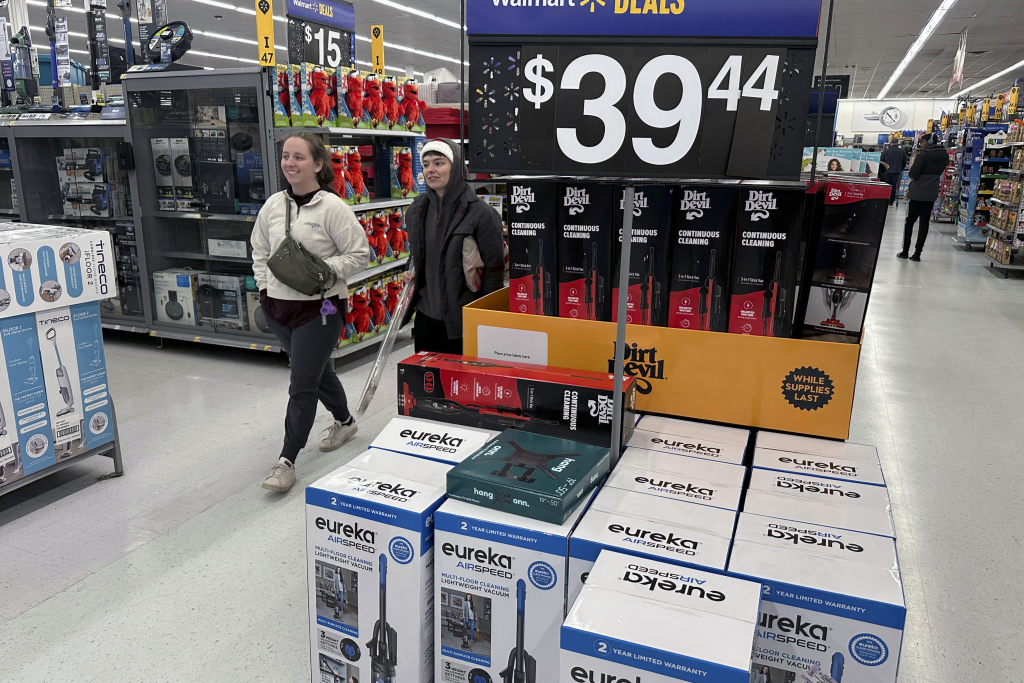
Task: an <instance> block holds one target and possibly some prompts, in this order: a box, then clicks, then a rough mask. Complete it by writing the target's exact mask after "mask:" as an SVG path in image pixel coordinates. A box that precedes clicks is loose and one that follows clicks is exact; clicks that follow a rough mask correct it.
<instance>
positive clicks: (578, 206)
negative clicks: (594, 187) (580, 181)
mask: <svg viewBox="0 0 1024 683" xmlns="http://www.w3.org/2000/svg"><path fill="white" fill-rule="evenodd" d="M589 205H590V194H589V193H588V192H587V190H586V188H583V187H571V186H569V187H566V188H565V197H563V198H562V206H568V207H569V215H570V216H575V215H576V214H578V213H583V207H585V206H589Z"/></svg>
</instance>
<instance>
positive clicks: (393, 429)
mask: <svg viewBox="0 0 1024 683" xmlns="http://www.w3.org/2000/svg"><path fill="white" fill-rule="evenodd" d="M497 435H498V432H494V431H490V430H487V429H473V428H472V427H462V426H455V425H452V424H448V423H446V422H436V421H434V420H424V419H422V418H416V417H396V418H392V420H391V422H389V423H387V424H386V425H384V429H382V430H381V431H380V434H378V435H377V438H375V439H374V440H373V442H372V443H371V444H370V447H371V448H381V449H383V450H386V451H395V452H396V453H405V454H406V455H413V456H416V457H417V458H426V459H428V460H437V461H438V462H446V463H449V464H452V465H454V464H455V463H458V462H462V461H463V460H464V459H465V458H466V457H467V456H469V455H472V454H473V453H476V452H477V451H478V450H479V449H480V447H481V446H483V445H484V444H485V443H487V442H488V441H490V440H491V439H493V438H494V437H496V436H497Z"/></svg>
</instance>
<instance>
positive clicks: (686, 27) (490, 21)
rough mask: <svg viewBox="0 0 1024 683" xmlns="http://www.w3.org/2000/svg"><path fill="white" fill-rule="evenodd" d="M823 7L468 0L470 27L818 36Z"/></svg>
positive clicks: (736, 1)
mask: <svg viewBox="0 0 1024 683" xmlns="http://www.w3.org/2000/svg"><path fill="white" fill-rule="evenodd" d="M288 1H289V5H290V4H291V3H293V2H303V1H304V0H288ZM820 11H821V2H820V0H466V26H467V30H466V32H467V33H468V34H470V35H517V36H524V37H525V36H531V35H538V36H545V35H559V36H680V37H694V38H697V37H733V38H739V37H743V38H747V37H749V38H754V37H756V38H815V37H817V35H818V14H819V12H820Z"/></svg>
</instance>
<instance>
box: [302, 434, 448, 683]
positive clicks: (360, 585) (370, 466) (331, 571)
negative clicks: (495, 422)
mask: <svg viewBox="0 0 1024 683" xmlns="http://www.w3.org/2000/svg"><path fill="white" fill-rule="evenodd" d="M447 470H448V466H447V465H443V464H441V463H437V462H431V461H429V460H423V459H420V458H414V457H411V456H408V455H403V454H400V453H392V452H390V451H380V450H372V451H367V452H366V453H363V454H361V455H360V456H357V457H356V458H355V459H354V460H353V461H351V462H350V463H349V464H348V465H345V466H343V467H341V468H339V469H337V470H335V471H334V472H332V473H331V474H329V475H327V476H326V477H324V478H322V479H320V480H319V481H317V482H315V483H313V484H312V485H310V486H309V487H307V488H306V564H307V572H306V576H307V579H308V582H309V583H308V585H309V591H308V592H309V640H310V658H311V667H312V672H313V675H312V681H313V682H314V683H319V681H321V680H322V679H321V674H320V672H321V670H339V669H341V668H344V670H345V671H346V673H347V674H348V676H354V677H355V679H356V680H357V681H358V680H362V681H374V680H381V681H392V682H393V683H428V682H429V681H430V680H431V678H432V676H433V669H434V663H433V647H432V645H433V635H434V634H433V628H434V618H433V613H432V609H433V601H432V595H431V591H432V585H433V581H434V572H433V563H434V533H433V524H432V518H433V515H434V512H435V510H436V509H437V508H438V506H439V505H440V504H441V503H442V502H443V501H444V475H445V472H446V471H447Z"/></svg>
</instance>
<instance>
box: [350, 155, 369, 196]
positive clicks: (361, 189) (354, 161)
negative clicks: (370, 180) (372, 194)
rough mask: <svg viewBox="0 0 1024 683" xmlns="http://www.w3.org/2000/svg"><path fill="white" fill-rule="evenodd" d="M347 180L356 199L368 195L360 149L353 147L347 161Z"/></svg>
mask: <svg viewBox="0 0 1024 683" xmlns="http://www.w3.org/2000/svg"><path fill="white" fill-rule="evenodd" d="M345 180H347V181H348V184H349V185H351V186H352V192H354V193H355V195H356V198H357V199H358V198H359V197H362V196H363V195H365V194H366V183H365V182H363V157H362V156H361V155H360V154H359V148H358V147H353V148H351V149H350V150H349V152H348V158H347V159H345Z"/></svg>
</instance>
